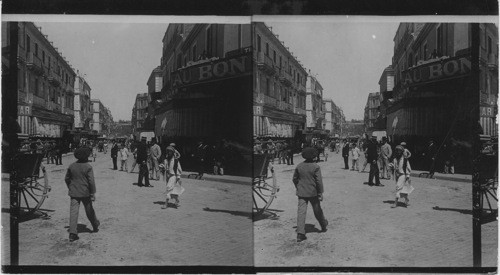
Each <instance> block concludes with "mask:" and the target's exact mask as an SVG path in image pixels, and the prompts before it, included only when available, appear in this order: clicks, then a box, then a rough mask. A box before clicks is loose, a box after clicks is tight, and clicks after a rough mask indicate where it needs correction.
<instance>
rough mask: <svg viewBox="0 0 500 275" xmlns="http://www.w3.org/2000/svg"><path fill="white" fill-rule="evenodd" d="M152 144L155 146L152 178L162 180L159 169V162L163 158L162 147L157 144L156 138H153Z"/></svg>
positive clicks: (153, 148) (152, 150) (152, 147)
mask: <svg viewBox="0 0 500 275" xmlns="http://www.w3.org/2000/svg"><path fill="white" fill-rule="evenodd" d="M151 143H153V145H152V146H151V160H152V166H153V167H151V170H152V171H151V176H152V178H153V179H155V178H156V180H160V167H159V163H158V162H159V160H160V157H161V148H160V146H159V145H158V144H157V143H156V138H153V139H152V140H151Z"/></svg>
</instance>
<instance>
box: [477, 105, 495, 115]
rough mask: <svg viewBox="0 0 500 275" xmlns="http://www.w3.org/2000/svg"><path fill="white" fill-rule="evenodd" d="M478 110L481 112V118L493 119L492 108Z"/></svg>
mask: <svg viewBox="0 0 500 275" xmlns="http://www.w3.org/2000/svg"><path fill="white" fill-rule="evenodd" d="M480 110H481V116H482V117H495V108H494V107H483V106H481V108H480Z"/></svg>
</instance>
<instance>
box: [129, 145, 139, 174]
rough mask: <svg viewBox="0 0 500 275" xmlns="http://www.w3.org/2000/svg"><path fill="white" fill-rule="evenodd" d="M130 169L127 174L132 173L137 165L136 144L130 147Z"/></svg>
mask: <svg viewBox="0 0 500 275" xmlns="http://www.w3.org/2000/svg"><path fill="white" fill-rule="evenodd" d="M132 156H133V160H132V168H130V171H129V173H132V172H133V171H134V169H135V166H136V165H137V144H135V143H134V146H133V147H132Z"/></svg>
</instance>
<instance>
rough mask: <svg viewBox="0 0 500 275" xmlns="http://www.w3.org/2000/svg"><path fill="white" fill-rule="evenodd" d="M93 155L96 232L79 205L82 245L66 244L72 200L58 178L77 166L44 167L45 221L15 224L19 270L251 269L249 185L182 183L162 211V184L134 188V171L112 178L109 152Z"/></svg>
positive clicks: (5, 258) (238, 181) (5, 217)
mask: <svg viewBox="0 0 500 275" xmlns="http://www.w3.org/2000/svg"><path fill="white" fill-rule="evenodd" d="M98 154H99V155H98V159H97V161H96V162H90V164H91V165H92V166H93V167H94V174H95V178H96V186H97V193H96V201H95V203H94V208H95V210H96V214H97V217H98V218H99V219H100V221H101V226H100V231H99V232H97V233H91V232H90V231H91V228H92V226H91V225H90V222H89V221H88V220H87V217H86V216H85V211H84V209H83V206H81V207H80V214H79V220H78V222H79V225H78V227H79V236H80V240H78V241H76V242H74V243H70V242H69V241H68V232H67V228H68V222H69V202H70V200H69V197H68V195H67V193H68V190H67V187H66V184H65V183H64V175H65V172H66V168H67V166H68V165H69V164H70V163H71V162H73V161H74V160H75V159H74V157H73V155H68V156H65V157H64V158H63V164H64V165H62V166H55V165H48V166H47V167H48V171H49V181H50V185H51V186H52V191H51V192H50V193H49V197H48V198H47V199H46V200H45V202H44V204H43V205H42V208H43V209H45V210H46V211H45V212H46V213H47V214H48V215H49V218H48V219H43V218H41V217H38V218H35V219H31V220H28V221H25V222H22V223H20V225H19V264H20V265H94V266H95V265H97V266H100V265H120V266H123V265H233V266H251V265H253V250H252V246H253V236H252V221H251V215H252V214H251V204H250V203H251V188H250V180H248V179H246V178H242V177H231V176H223V177H221V181H218V180H217V177H216V176H211V177H210V176H209V177H207V180H201V181H200V180H194V179H187V178H184V179H183V181H182V182H183V186H184V187H185V189H186V191H185V193H184V194H183V195H182V196H181V205H180V207H179V208H178V209H173V208H169V209H161V206H162V205H163V202H164V196H163V192H164V191H165V183H164V182H162V181H155V180H153V181H151V184H152V185H153V186H154V187H153V188H146V187H142V188H140V187H138V186H137V185H136V184H137V176H138V174H137V170H138V167H136V169H135V171H134V172H133V173H125V172H121V171H114V170H111V168H112V162H111V158H110V155H109V152H108V154H107V155H104V154H103V153H98ZM181 161H182V159H181ZM130 165H131V160H129V166H130ZM219 177H220V176H219ZM208 178H210V179H208ZM222 179H223V180H224V181H222ZM4 180H5V179H4ZM2 187H3V188H2V199H3V200H2V210H3V211H2V225H3V234H2V236H3V243H4V245H3V246H2V248H3V251H2V252H3V253H2V264H8V263H9V261H10V260H9V250H8V249H9V246H8V244H9V241H8V240H9V239H8V237H9V213H8V209H9V202H8V191H9V188H8V184H7V183H6V182H4V183H3V184H2ZM5 244H7V245H5Z"/></svg>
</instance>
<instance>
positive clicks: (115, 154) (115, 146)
mask: <svg viewBox="0 0 500 275" xmlns="http://www.w3.org/2000/svg"><path fill="white" fill-rule="evenodd" d="M111 158H112V159H113V170H118V165H117V163H116V159H117V158H118V144H117V143H116V141H115V140H113V145H112V147H111Z"/></svg>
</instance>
